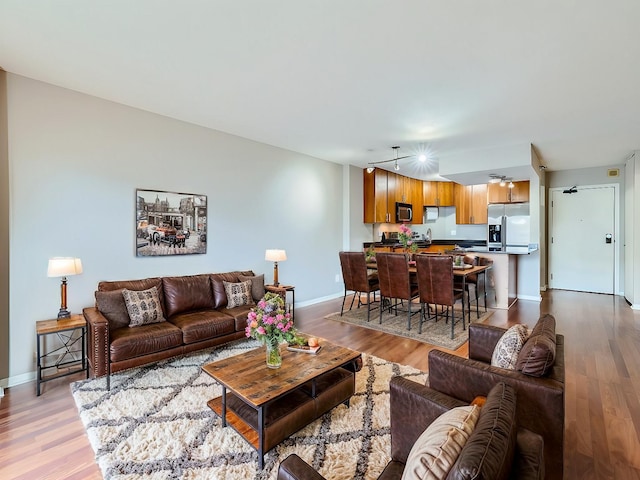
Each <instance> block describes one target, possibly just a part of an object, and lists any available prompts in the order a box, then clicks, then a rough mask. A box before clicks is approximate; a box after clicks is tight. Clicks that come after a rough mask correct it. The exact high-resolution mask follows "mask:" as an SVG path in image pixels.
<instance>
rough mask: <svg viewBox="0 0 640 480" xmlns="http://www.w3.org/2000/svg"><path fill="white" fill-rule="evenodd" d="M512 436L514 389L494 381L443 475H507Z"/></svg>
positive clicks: (460, 479)
mask: <svg viewBox="0 0 640 480" xmlns="http://www.w3.org/2000/svg"><path fill="white" fill-rule="evenodd" d="M516 438H517V424H516V391H515V389H514V388H513V387H511V386H510V385H506V384H505V383H498V384H496V386H494V387H493V388H492V389H491V391H490V392H489V394H488V395H487V401H486V402H485V404H484V405H483V406H482V409H481V410H480V416H479V418H478V422H477V424H476V426H475V428H474V430H473V432H471V435H470V436H469V439H468V440H467V443H466V444H465V445H464V447H463V448H462V451H461V452H460V455H459V456H458V459H457V460H456V462H455V464H454V465H453V467H452V468H451V471H450V472H449V474H448V475H447V479H453V480H471V479H473V480H483V479H486V480H502V479H506V478H509V473H510V471H511V464H512V462H513V455H514V452H515V446H516Z"/></svg>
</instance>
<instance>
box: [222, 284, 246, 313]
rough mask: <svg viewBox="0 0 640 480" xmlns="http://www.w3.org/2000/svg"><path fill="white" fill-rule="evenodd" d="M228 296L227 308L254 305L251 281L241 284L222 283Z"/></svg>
mask: <svg viewBox="0 0 640 480" xmlns="http://www.w3.org/2000/svg"><path fill="white" fill-rule="evenodd" d="M222 283H223V285H224V291H225V293H226V294H227V308H234V307H240V306H242V305H253V298H252V297H251V280H247V281H245V282H240V283H231V282H224V281H223V282H222Z"/></svg>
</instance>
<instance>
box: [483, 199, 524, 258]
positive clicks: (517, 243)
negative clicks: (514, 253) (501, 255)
mask: <svg viewBox="0 0 640 480" xmlns="http://www.w3.org/2000/svg"><path fill="white" fill-rule="evenodd" d="M487 212H488V217H489V219H488V224H487V247H488V249H489V251H490V252H505V251H509V250H518V249H522V248H527V249H528V248H529V236H530V231H531V221H530V217H529V204H528V203H495V204H491V205H489V207H488V211H487Z"/></svg>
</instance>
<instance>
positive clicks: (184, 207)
mask: <svg viewBox="0 0 640 480" xmlns="http://www.w3.org/2000/svg"><path fill="white" fill-rule="evenodd" d="M135 231H136V256H138V257H153V256H158V255H189V254H197V253H207V196H206V195H197V194H193V193H176V192H165V191H162V190H141V189H137V190H136V230H135Z"/></svg>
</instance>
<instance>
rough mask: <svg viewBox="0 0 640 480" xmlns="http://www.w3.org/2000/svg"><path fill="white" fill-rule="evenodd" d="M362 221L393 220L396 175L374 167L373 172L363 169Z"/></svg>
mask: <svg viewBox="0 0 640 480" xmlns="http://www.w3.org/2000/svg"><path fill="white" fill-rule="evenodd" d="M362 172H363V176H364V223H390V222H395V216H396V212H395V208H396V201H397V200H396V195H397V193H396V192H397V187H398V176H399V175H396V174H395V173H392V172H387V171H386V170H382V169H380V168H376V169H375V170H373V172H371V173H369V172H367V169H366V168H365V169H363V170H362Z"/></svg>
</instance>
